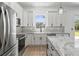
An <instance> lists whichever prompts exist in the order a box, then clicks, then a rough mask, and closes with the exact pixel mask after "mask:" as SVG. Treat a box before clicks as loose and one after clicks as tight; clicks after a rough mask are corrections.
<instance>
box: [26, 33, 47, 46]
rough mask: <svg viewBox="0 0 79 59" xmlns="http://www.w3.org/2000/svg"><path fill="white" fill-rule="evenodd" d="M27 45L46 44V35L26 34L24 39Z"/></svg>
mask: <svg viewBox="0 0 79 59" xmlns="http://www.w3.org/2000/svg"><path fill="white" fill-rule="evenodd" d="M25 41H26V42H25V46H27V45H46V44H47V43H46V35H41V34H28V35H27V38H26V40H25Z"/></svg>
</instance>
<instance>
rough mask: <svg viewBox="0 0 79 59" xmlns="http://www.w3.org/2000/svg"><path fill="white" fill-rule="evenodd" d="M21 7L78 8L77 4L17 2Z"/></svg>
mask: <svg viewBox="0 0 79 59" xmlns="http://www.w3.org/2000/svg"><path fill="white" fill-rule="evenodd" d="M18 3H19V4H20V5H21V6H22V7H24V8H25V7H59V6H62V7H74V8H79V2H18Z"/></svg>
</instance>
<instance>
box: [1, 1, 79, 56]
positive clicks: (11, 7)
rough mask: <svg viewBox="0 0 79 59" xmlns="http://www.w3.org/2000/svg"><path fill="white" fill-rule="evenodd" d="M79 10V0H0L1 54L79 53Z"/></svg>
mask: <svg viewBox="0 0 79 59" xmlns="http://www.w3.org/2000/svg"><path fill="white" fill-rule="evenodd" d="M78 10H79V3H77V2H0V22H2V23H0V27H1V28H2V29H0V35H1V34H2V33H3V34H2V35H1V36H0V55H1V56H79V53H78V52H79V42H78V39H79V35H77V36H76V35H75V31H76V30H75V21H77V20H79V13H78ZM8 16H9V17H8ZM5 19H6V20H7V21H6V20H5ZM1 24H3V25H1ZM7 25H8V26H7ZM3 27H4V28H3ZM3 29H4V30H3ZM77 31H79V29H78V30H77ZM78 33H79V32H78ZM11 34H14V35H12V36H10V35H11ZM3 35H4V37H3ZM9 37H11V38H9ZM77 37H78V38H77ZM76 38H77V39H76ZM3 39H4V40H3ZM9 41H10V42H9ZM13 41H14V42H13ZM10 43H13V44H11V45H12V46H13V45H15V46H14V47H13V48H14V50H13V48H12V50H11V49H10V51H6V49H7V48H8V45H9V44H10ZM14 43H15V44H14ZM4 51H5V52H4Z"/></svg>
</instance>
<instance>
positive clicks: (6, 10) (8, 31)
mask: <svg viewBox="0 0 79 59" xmlns="http://www.w3.org/2000/svg"><path fill="white" fill-rule="evenodd" d="M6 15H7V21H8V39H7V43H6V47H7V45H8V43H9V37H10V19H9V13H8V10H7V9H6Z"/></svg>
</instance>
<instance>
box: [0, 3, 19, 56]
mask: <svg viewBox="0 0 79 59" xmlns="http://www.w3.org/2000/svg"><path fill="white" fill-rule="evenodd" d="M16 55H18V51H17V41H16V12H15V11H14V10H13V9H11V8H10V7H9V6H7V5H5V4H4V3H2V2H0V56H16Z"/></svg>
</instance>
